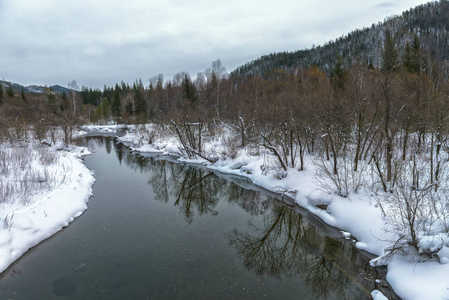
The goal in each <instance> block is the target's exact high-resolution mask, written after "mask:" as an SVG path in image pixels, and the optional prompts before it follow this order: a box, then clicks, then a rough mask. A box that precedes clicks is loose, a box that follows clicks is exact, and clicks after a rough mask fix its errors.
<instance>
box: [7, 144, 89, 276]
mask: <svg viewBox="0 0 449 300" xmlns="http://www.w3.org/2000/svg"><path fill="white" fill-rule="evenodd" d="M0 154H1V159H2V165H1V166H2V168H1V171H2V172H1V175H0V187H1V190H0V192H1V199H0V208H1V211H0V221H1V224H0V273H2V272H3V271H4V270H6V269H7V268H8V266H9V265H11V264H12V263H13V262H14V261H15V260H17V259H18V258H19V257H20V256H22V255H23V254H24V253H25V252H26V251H28V249H30V248H32V247H34V246H36V245H37V244H39V243H40V242H41V241H43V240H45V239H47V238H49V237H50V236H52V235H53V234H55V233H56V232H58V231H59V230H61V229H62V228H64V227H66V226H68V225H69V223H70V222H72V221H73V220H74V219H75V218H76V217H78V216H80V215H81V214H82V213H83V212H84V211H85V210H86V209H87V202H88V200H89V198H90V196H91V191H92V185H93V183H94V181H95V179H94V177H93V176H92V173H91V172H90V170H89V169H87V167H86V166H85V165H84V164H83V162H82V160H81V158H82V157H83V156H85V155H89V154H90V152H89V151H88V150H87V148H85V147H77V146H69V147H64V146H63V145H61V144H57V145H53V146H48V145H45V144H42V143H38V142H20V143H15V144H3V145H1V151H0Z"/></svg>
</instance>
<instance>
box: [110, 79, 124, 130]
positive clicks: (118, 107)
mask: <svg viewBox="0 0 449 300" xmlns="http://www.w3.org/2000/svg"><path fill="white" fill-rule="evenodd" d="M111 106H112V107H111V111H112V116H113V117H114V118H115V120H116V121H117V122H118V120H119V118H120V116H121V115H122V100H121V99H120V90H119V87H118V84H116V85H115V90H114V95H113V96H112V105H111Z"/></svg>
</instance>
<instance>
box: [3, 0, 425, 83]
mask: <svg viewBox="0 0 449 300" xmlns="http://www.w3.org/2000/svg"><path fill="white" fill-rule="evenodd" d="M425 2H426V1H420V0H391V1H389V0H386V1H385V0H347V1H346V0H343V1H335V0H307V1H306V0H270V1H266V0H225V1H213V0H209V1H207V0H191V1H189V0H184V1H182V0H160V1H155V0H148V1H145V0H141V1H140V0H139V1H135V0H131V1H126V2H125V1H106V0H72V1H63V0H42V1H36V0H0V78H2V79H5V80H7V81H13V82H17V83H20V84H23V85H31V84H38V85H44V84H47V85H54V84H59V85H62V86H67V83H68V82H69V81H71V80H72V79H76V80H77V82H78V84H79V85H80V86H81V85H85V86H89V87H93V88H103V86H104V84H106V85H108V86H112V85H114V84H115V83H116V82H120V81H121V80H123V81H125V82H129V83H132V82H134V81H135V79H137V78H141V79H142V81H143V82H144V84H148V82H149V81H148V78H150V77H152V76H154V75H157V74H159V73H162V74H164V76H165V80H168V79H171V78H172V77H173V75H174V74H175V73H176V72H180V71H186V72H188V73H190V74H191V75H192V77H195V76H196V74H197V73H198V72H200V71H204V70H205V69H206V68H208V67H210V66H211V63H212V61H214V60H216V59H218V58H220V59H221V61H222V63H223V65H224V66H225V67H226V68H227V71H228V72H230V71H232V70H234V69H235V68H237V67H238V66H240V65H242V64H244V63H246V62H248V61H251V60H253V59H256V58H258V57H260V56H262V55H265V54H269V53H273V52H280V51H295V50H301V49H305V48H311V47H312V45H322V44H324V43H325V42H327V41H330V40H332V39H335V38H337V37H340V36H342V35H346V34H347V33H348V32H350V31H351V30H354V29H357V28H363V27H369V26H371V24H373V23H377V22H379V21H383V20H384V18H385V17H387V16H391V15H397V14H400V13H401V12H402V11H404V10H407V9H409V8H411V7H415V6H417V5H419V4H422V3H425Z"/></svg>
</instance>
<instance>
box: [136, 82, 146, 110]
mask: <svg viewBox="0 0 449 300" xmlns="http://www.w3.org/2000/svg"><path fill="white" fill-rule="evenodd" d="M133 101H134V113H135V114H136V115H142V116H146V115H147V103H146V101H145V99H144V98H143V84H142V80H139V81H138V82H137V81H136V83H134V85H133Z"/></svg>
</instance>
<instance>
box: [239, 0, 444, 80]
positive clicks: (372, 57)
mask: <svg viewBox="0 0 449 300" xmlns="http://www.w3.org/2000/svg"><path fill="white" fill-rule="evenodd" d="M386 30H389V31H390V32H391V33H392V35H393V36H394V38H395V42H396V43H397V45H398V46H399V49H400V51H399V56H400V57H402V56H404V55H405V54H406V53H405V45H406V44H407V42H408V43H411V42H412V40H413V36H414V35H415V34H416V35H417V36H418V37H419V39H420V41H421V46H422V49H423V50H424V51H425V52H426V54H427V57H426V59H427V61H428V62H429V63H444V64H445V65H446V66H447V62H448V58H449V1H447V0H442V1H439V2H429V3H427V4H423V5H420V6H417V7H416V8H414V9H411V10H409V11H406V12H404V13H403V14H402V15H401V16H393V17H389V18H387V19H386V20H385V22H382V23H378V24H373V25H372V26H371V27H367V28H363V29H356V30H354V31H352V32H350V33H349V34H348V35H346V36H344V37H339V38H337V39H335V40H333V41H330V42H328V43H326V44H325V45H323V46H317V47H313V48H312V49H306V50H299V51H295V52H281V53H272V54H269V55H266V56H262V57H261V58H259V59H256V60H254V61H251V62H248V63H247V64H245V65H243V66H241V67H239V68H237V69H236V70H235V71H234V73H233V74H235V75H237V74H238V75H249V76H251V75H258V76H264V75H265V74H267V73H270V72H273V71H274V70H276V69H282V70H285V71H287V72H294V71H297V70H298V69H301V68H303V67H308V66H311V65H316V66H317V67H318V68H320V69H321V70H323V71H324V72H325V73H326V74H327V75H328V76H329V75H330V74H331V73H332V70H333V69H334V68H335V67H336V58H337V57H339V58H340V59H341V61H342V62H343V63H344V64H345V65H352V64H356V63H358V64H366V65H371V66H373V67H379V66H380V64H381V61H382V58H381V56H380V53H381V49H382V45H383V41H384V38H385V34H384V33H385V31H386Z"/></svg>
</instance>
